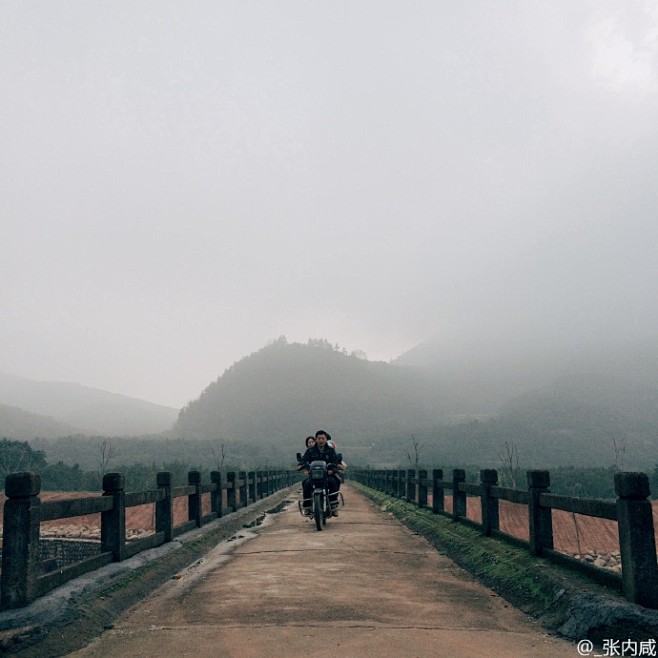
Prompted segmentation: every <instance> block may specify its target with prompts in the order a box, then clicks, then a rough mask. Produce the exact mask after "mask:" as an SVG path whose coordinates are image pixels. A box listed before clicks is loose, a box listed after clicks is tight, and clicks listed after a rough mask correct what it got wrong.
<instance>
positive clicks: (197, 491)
mask: <svg viewBox="0 0 658 658" xmlns="http://www.w3.org/2000/svg"><path fill="white" fill-rule="evenodd" d="M187 484H188V485H190V486H192V487H194V493H192V494H189V496H188V497H187V518H188V520H190V521H194V523H195V525H196V527H197V528H200V527H201V473H199V471H189V472H188V474H187Z"/></svg>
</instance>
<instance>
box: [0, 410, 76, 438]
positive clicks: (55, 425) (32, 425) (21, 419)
mask: <svg viewBox="0 0 658 658" xmlns="http://www.w3.org/2000/svg"><path fill="white" fill-rule="evenodd" d="M80 433H81V430H80V428H79V427H73V426H72V425H67V424H66V423H60V422H58V421H56V420H55V419H54V418H51V417H49V416H40V415H39V414H33V413H30V412H29V411H24V410H23V409H19V408H17V407H10V406H7V405H6V404H0V437H1V438H11V439H13V440H16V441H28V440H30V439H33V438H35V437H41V438H44V439H52V438H56V437H58V436H70V435H73V434H80Z"/></svg>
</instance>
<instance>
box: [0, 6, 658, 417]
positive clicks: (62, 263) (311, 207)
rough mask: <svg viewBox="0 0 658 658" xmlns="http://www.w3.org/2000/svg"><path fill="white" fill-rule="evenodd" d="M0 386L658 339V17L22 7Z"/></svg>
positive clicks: (189, 388)
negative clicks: (333, 349) (434, 343)
mask: <svg viewBox="0 0 658 658" xmlns="http://www.w3.org/2000/svg"><path fill="white" fill-rule="evenodd" d="M0 85H1V87H2V102H1V103H0V144H1V147H0V221H1V223H2V225H1V228H2V233H1V235H2V239H1V241H0V277H1V279H0V280H1V283H2V285H1V286H0V309H1V311H2V313H1V318H2V319H1V321H0V371H4V372H10V373H13V374H17V375H21V376H24V377H29V378H34V379H40V380H46V379H47V380H62V381H73V382H78V383H81V384H85V385H89V386H94V387H97V388H102V389H105V390H109V391H113V392H118V393H123V394H126V395H131V396H134V397H138V398H142V399H145V400H150V401H153V402H158V403H161V404H167V405H172V406H176V407H179V406H182V405H184V404H185V403H186V402H187V401H189V400H191V399H193V398H195V397H197V396H198V394H199V393H200V391H201V390H202V389H203V388H204V387H205V386H206V385H207V384H208V383H209V382H210V381H212V380H214V379H215V378H216V377H218V376H219V375H221V373H222V372H223V371H224V369H225V368H227V367H229V366H230V365H231V364H232V363H233V362H235V361H236V360H239V359H240V358H242V357H243V356H245V355H247V354H249V353H250V352H253V351H255V350H257V349H259V348H261V347H262V346H264V345H265V344H266V343H267V342H268V341H270V340H272V339H276V338H277V337H278V336H280V335H285V336H286V337H287V338H288V340H296V341H303V342H305V341H306V340H307V339H308V338H309V337H314V338H319V337H322V338H326V339H328V340H329V341H330V342H331V343H332V344H333V343H338V344H339V345H340V346H341V347H345V348H346V349H347V350H348V351H352V350H357V349H359V350H363V351H364V352H365V353H366V354H367V355H368V358H370V359H381V360H385V361H388V360H390V359H393V358H395V357H397V356H399V355H400V354H402V353H403V352H405V351H406V350H409V349H410V348H412V347H414V346H415V345H417V344H418V343H419V342H421V341H423V340H425V339H426V338H428V337H430V336H431V337H433V339H434V340H438V341H439V342H440V343H441V345H443V346H445V348H446V349H447V350H450V349H453V347H454V349H458V348H459V349H463V348H464V346H466V347H467V349H470V348H473V349H477V348H478V346H482V345H487V346H488V347H487V349H491V348H492V347H491V346H493V349H496V348H497V346H500V348H501V349H509V347H510V345H514V349H518V350H519V351H520V352H521V353H523V352H525V353H535V352H542V351H545V350H549V351H551V350H552V351H555V350H557V351H559V350H561V349H569V350H574V349H575V350H577V349H578V347H579V346H580V345H591V344H593V343H598V342H601V343H604V342H605V341H606V340H608V339H611V338H614V340H616V341H619V342H625V341H636V340H647V339H648V338H650V337H652V336H655V335H656V329H657V328H658V322H657V319H658V318H657V317H656V316H657V313H656V301H655V300H656V299H658V294H657V293H658V290H657V288H658V264H657V263H658V259H657V258H656V255H657V253H656V252H657V246H658V221H657V219H658V217H657V212H656V211H657V209H658V185H657V184H656V180H655V179H656V172H657V171H658V122H657V121H656V117H657V116H658V111H657V110H658V107H657V106H658V2H656V1H655V0H653V1H646V2H642V1H637V2H628V0H614V1H611V0H590V1H586V0H583V1H581V2H572V1H571V0H563V1H557V2H550V3H545V2H533V1H527V0H523V1H521V0H519V1H512V0H509V1H502V2H496V3H492V2H486V1H479V2H478V1H473V2H468V3H455V2H451V3H448V2H430V1H427V2H423V1H419V2H414V3H409V2H400V1H398V2H392V1H386V0H376V1H374V0H372V1H369V0H359V1H357V2H355V1H349V2H348V1H340V0H334V1H332V2H323V3H320V2H302V1H293V0H281V1H280V2H276V3H264V2H253V1H249V0H236V1H235V2H210V1H202V0H199V1H196V2H190V3H180V2H170V1H163V0H158V1H157V2H154V1H150V2H149V1H145V2H140V3H134V2H126V1H122V0H116V1H114V2H111V3H90V2H83V1H82V0H77V1H69V2H67V1H59V2H57V3H53V2H47V1H45V0H41V1H36V0H34V1H32V2H4V3H3V4H2V20H1V21H0Z"/></svg>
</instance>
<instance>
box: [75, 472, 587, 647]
mask: <svg viewBox="0 0 658 658" xmlns="http://www.w3.org/2000/svg"><path fill="white" fill-rule="evenodd" d="M343 491H344V495H345V501H346V507H345V508H344V509H343V510H341V512H340V516H339V517H338V518H334V519H331V520H330V521H329V522H328V524H327V526H326V529H325V530H323V531H321V532H318V531H317V530H315V525H314V524H313V522H311V521H308V520H306V519H303V518H302V517H301V515H300V514H299V512H298V511H297V504H296V502H293V503H291V504H290V505H289V506H287V507H286V508H285V509H284V510H283V511H282V512H280V513H278V514H274V515H269V516H268V517H267V519H266V522H265V523H263V525H261V526H259V527H257V528H254V529H248V530H244V531H243V532H240V533H239V535H237V536H235V537H234V538H232V539H231V540H229V541H226V542H222V543H220V544H218V545H217V547H216V548H215V549H213V551H211V552H210V553H209V554H208V555H207V556H206V557H205V558H204V559H203V560H201V561H199V562H197V563H196V564H194V565H192V566H191V567H189V568H188V569H186V570H184V571H182V572H181V573H179V574H177V575H176V577H175V578H173V579H172V580H170V581H169V582H167V583H166V584H165V585H164V586H163V587H161V588H160V589H158V590H157V591H155V592H154V593H153V594H152V595H151V596H149V597H148V598H146V599H144V600H143V601H142V602H141V603H140V604H139V605H138V606H135V607H134V608H132V609H130V610H128V611H127V612H126V613H125V614H124V615H123V616H122V617H121V618H119V619H118V620H117V622H116V623H115V625H114V627H113V628H111V629H109V630H108V631H106V632H105V633H104V634H103V635H102V636H101V637H100V638H99V639H97V640H95V641H94V642H93V643H91V644H90V645H88V646H87V647H86V648H85V649H83V650H80V651H78V652H75V653H73V654H70V655H72V656H81V657H82V656H117V655H121V656H148V657H150V656H200V655H201V656H207V655H214V656H222V657H230V658H252V657H253V658H263V657H267V658H279V657H281V658H284V657H285V658H291V657H295V656H313V657H318V658H322V657H325V656H327V657H329V656H331V657H332V658H333V657H334V656H349V657H354V658H366V657H370V656H372V657H373V658H375V657H377V658H381V657H388V656H390V657H395V658H405V657H407V656H408V657H418V658H430V657H435V656H456V657H461V656H464V657H468V658H476V657H479V656H482V657H486V658H491V657H493V656H495V657H496V658H498V657H504V656H510V657H514V658H522V657H524V656H527V657H529V658H530V657H532V658H541V657H544V656H545V657H546V658H548V657H550V658H559V657H561V656H568V657H569V658H574V657H575V656H577V655H578V653H577V651H576V646H575V645H574V644H573V643H570V642H567V641H565V640H562V639H559V638H555V637H552V636H550V635H548V634H547V633H546V631H545V630H543V629H542V628H541V627H540V626H539V625H538V624H537V623H536V622H535V621H533V620H532V619H530V618H529V617H527V616H526V615H524V614H523V613H521V612H519V611H518V610H516V609H515V608H513V607H512V606H511V605H508V604H507V603H506V602H505V601H504V600H503V599H501V598H500V597H498V596H495V595H494V594H493V592H491V591H490V590H489V589H487V588H485V587H484V586H482V585H480V584H479V583H478V582H477V581H476V580H475V579H474V578H472V577H471V576H470V575H469V574H467V573H466V572H465V571H463V570H462V569H460V568H459V567H457V566H456V565H455V564H454V563H453V562H452V561H450V560H449V559H448V558H447V557H445V556H443V555H441V554H440V553H438V552H437V551H436V550H435V549H434V548H432V547H431V546H430V545H429V544H428V543H427V542H426V541H425V540H424V539H423V538H422V537H419V536H417V535H414V534H413V533H412V532H411V531H410V530H408V529H407V528H406V527H404V526H403V525H401V524H400V523H399V522H398V521H397V520H396V519H394V518H393V517H392V516H390V515H388V514H385V513H384V512H382V511H381V510H379V509H378V508H377V507H376V506H375V505H374V504H373V503H371V502H370V501H369V500H367V499H366V498H364V497H363V496H361V495H359V494H357V493H356V492H355V491H354V490H353V489H350V487H349V485H345V486H344V487H343ZM297 495H299V494H297ZM291 498H292V497H291Z"/></svg>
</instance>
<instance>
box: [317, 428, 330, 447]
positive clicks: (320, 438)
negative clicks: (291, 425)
mask: <svg viewBox="0 0 658 658" xmlns="http://www.w3.org/2000/svg"><path fill="white" fill-rule="evenodd" d="M315 445H317V446H318V448H320V450H322V449H324V447H325V446H326V445H327V433H326V432H325V431H324V430H318V431H317V432H316V433H315Z"/></svg>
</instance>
